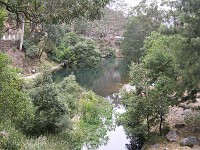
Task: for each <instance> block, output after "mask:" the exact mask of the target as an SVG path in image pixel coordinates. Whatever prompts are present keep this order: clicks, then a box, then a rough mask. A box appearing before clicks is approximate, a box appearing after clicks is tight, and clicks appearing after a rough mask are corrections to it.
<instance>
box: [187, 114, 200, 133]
mask: <svg viewBox="0 0 200 150" xmlns="http://www.w3.org/2000/svg"><path fill="white" fill-rule="evenodd" d="M184 120H185V123H186V125H187V126H188V127H190V128H192V129H193V132H200V127H199V124H200V113H199V112H195V113H190V114H188V115H186V116H185V117H184Z"/></svg>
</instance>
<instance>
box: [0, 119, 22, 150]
mask: <svg viewBox="0 0 200 150" xmlns="http://www.w3.org/2000/svg"><path fill="white" fill-rule="evenodd" d="M0 131H1V134H0V149H6V150H19V149H21V147H22V145H23V142H24V139H25V136H24V135H23V134H22V133H21V132H20V131H18V130H16V128H15V127H14V124H13V123H12V122H11V121H10V120H4V121H2V120H1V122H0Z"/></svg>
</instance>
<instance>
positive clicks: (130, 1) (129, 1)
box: [124, 0, 141, 6]
mask: <svg viewBox="0 0 200 150" xmlns="http://www.w3.org/2000/svg"><path fill="white" fill-rule="evenodd" d="M124 1H125V2H126V3H127V4H129V5H131V6H135V5H137V4H138V3H139V2H140V1H141V0H124Z"/></svg>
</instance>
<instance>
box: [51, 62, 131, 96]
mask: <svg viewBox="0 0 200 150" xmlns="http://www.w3.org/2000/svg"><path fill="white" fill-rule="evenodd" d="M72 73H73V74H74V75H75V76H76V80H77V82H78V83H79V84H80V85H81V86H83V87H85V88H88V89H92V90H94V91H95V92H96V93H97V94H99V95H101V96H108V95H111V94H112V93H115V92H118V90H119V89H120V88H121V86H122V84H124V83H127V65H126V64H125V63H124V61H123V59H101V63H100V66H99V67H98V68H92V69H84V68H83V69H77V70H75V71H70V70H67V69H62V70H59V71H57V72H56V73H55V74H54V76H53V79H54V81H56V82H60V81H62V80H63V78H64V77H66V76H68V75H69V74H72Z"/></svg>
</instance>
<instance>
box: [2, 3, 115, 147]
mask: <svg viewBox="0 0 200 150" xmlns="http://www.w3.org/2000/svg"><path fill="white" fill-rule="evenodd" d="M108 2H109V1H107V0H102V1H88V0H86V1H60V0H57V1H48V2H47V1H37V0H36V1H20V0H17V1H4V0H3V1H0V28H1V31H4V30H5V31H6V30H7V29H6V28H5V27H4V21H8V20H9V21H10V22H11V25H13V26H12V27H9V28H11V29H18V28H19V27H20V26H21V25H22V32H24V39H25V40H24V42H23V39H21V41H20V42H22V43H23V50H24V51H25V54H26V58H25V59H27V60H28V61H32V60H37V59H38V60H41V58H42V57H43V56H44V55H45V54H46V55H47V56H48V59H49V60H52V61H55V62H58V63H64V64H65V65H66V66H67V67H70V68H73V69H74V68H76V67H79V68H81V67H95V66H96V65H98V63H99V60H100V53H99V52H98V50H96V46H95V44H94V42H93V41H92V40H89V39H84V38H81V37H80V36H79V35H77V34H75V33H72V32H70V31H71V29H70V26H69V25H67V24H68V23H70V22H72V21H73V20H75V19H76V18H79V17H84V18H85V19H88V20H94V19H97V18H100V16H101V15H102V12H101V9H102V8H103V7H105V5H106V4H107V3H108ZM19 6H20V7H19ZM50 12H51V13H50ZM5 17H7V18H9V19H8V20H6V19H5ZM9 21H8V22H9ZM24 24H25V25H24ZM23 26H25V31H23ZM1 33H2V32H1ZM2 51H3V50H2ZM0 70H1V71H0V79H1V82H0V103H1V104H0V113H1V117H0V120H1V121H0V149H10V150H18V149H31V150H33V149H46V150H49V149H77V150H78V149H82V147H83V145H86V146H87V147H88V148H90V149H94V148H97V147H98V146H100V145H101V144H103V143H106V141H107V131H108V130H110V129H111V127H112V106H111V105H110V104H109V102H107V101H106V100H105V99H104V98H102V97H100V96H97V95H96V94H95V93H94V92H92V91H87V90H85V89H83V88H82V87H81V86H79V84H78V83H77V82H76V80H75V76H69V77H66V78H65V79H64V80H63V81H62V82H60V83H57V84H56V83H54V82H53V80H52V75H51V71H50V69H48V68H45V69H44V70H43V71H42V72H41V74H40V75H39V76H38V77H37V78H35V79H34V80H33V81H24V80H23V79H22V77H21V74H20V72H21V70H19V69H16V68H14V67H11V61H10V59H9V58H8V57H7V56H6V55H5V54H4V53H2V52H0ZM91 137H92V138H91Z"/></svg>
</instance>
